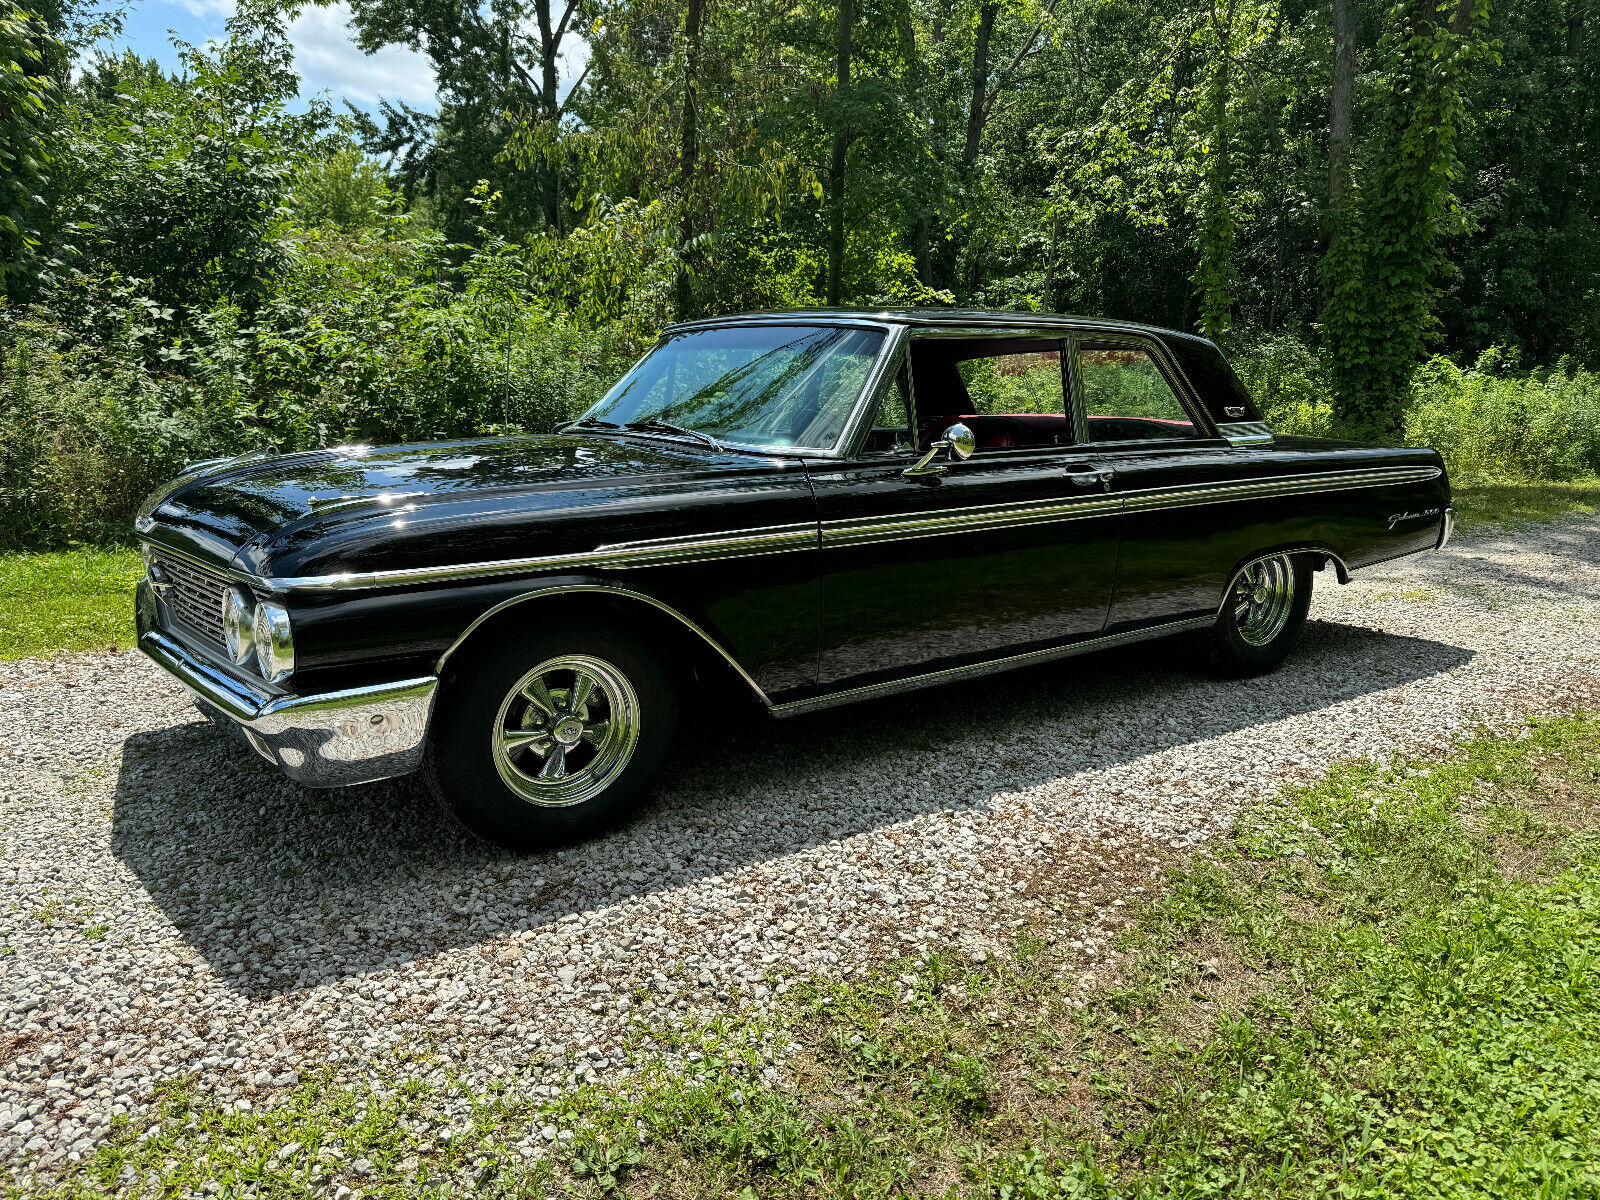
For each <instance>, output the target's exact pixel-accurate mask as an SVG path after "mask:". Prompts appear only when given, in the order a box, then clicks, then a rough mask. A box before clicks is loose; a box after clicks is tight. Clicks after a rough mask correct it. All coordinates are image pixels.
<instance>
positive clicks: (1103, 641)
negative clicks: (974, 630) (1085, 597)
mask: <svg viewBox="0 0 1600 1200" xmlns="http://www.w3.org/2000/svg"><path fill="white" fill-rule="evenodd" d="M1215 623H1216V618H1215V617H1209V616H1208V617H1190V618H1188V619H1186V620H1183V621H1169V622H1167V623H1166V624H1164V625H1151V626H1147V627H1145V628H1143V629H1131V630H1128V631H1127V632H1125V633H1113V634H1107V635H1106V636H1104V637H1097V638H1090V639H1089V640H1088V641H1083V642H1072V643H1071V644H1069V645H1066V646H1052V647H1050V648H1048V649H1045V650H1030V651H1028V652H1027V653H1025V654H1012V655H1008V656H1007V657H1005V658H990V659H985V660H984V661H983V662H976V663H969V664H968V665H967V666H964V667H950V668H947V669H946V670H943V671H929V672H928V673H927V674H924V675H911V676H907V677H906V678H904V679H891V680H889V681H888V682H886V683H874V684H869V685H868V686H866V687H858V688H849V689H847V690H845V691H842V692H829V693H827V694H826V695H822V696H812V697H810V698H808V699H805V700H791V701H790V702H789V703H787V704H776V705H773V706H772V715H773V716H775V717H794V716H799V715H800V714H801V713H808V712H815V711H817V710H818V709H823V708H833V707H834V706H835V705H840V704H851V703H854V702H855V701H857V700H869V699H872V698H874V697H877V696H892V695H895V694H896V693H899V692H910V691H915V690H917V689H919V688H925V687H935V686H937V685H939V684H942V683H954V682H955V681H956V680H960V679H976V678H979V677H980V676H984V675H994V674H998V673H999V672H1001V671H1010V670H1012V669H1014V668H1016V667H1026V666H1031V665H1032V664H1034V663H1044V662H1050V661H1052V660H1054V659H1059V658H1072V657H1075V656H1076V655H1079V654H1090V653H1093V652H1094V651H1096V650H1106V649H1109V648H1110V647H1112V646H1123V645H1127V644H1129V643H1131V642H1144V641H1150V640H1152V639H1154V638H1159V637H1167V636H1168V635H1170V634H1174V633H1187V632H1189V631H1190V630H1194V629H1207V628H1210V626H1212V625H1213V624H1215Z"/></svg>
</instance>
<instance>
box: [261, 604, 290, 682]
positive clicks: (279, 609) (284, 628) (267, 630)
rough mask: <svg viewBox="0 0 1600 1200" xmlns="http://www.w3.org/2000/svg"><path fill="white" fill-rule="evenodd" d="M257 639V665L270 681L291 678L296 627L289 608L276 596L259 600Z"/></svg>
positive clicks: (262, 674)
mask: <svg viewBox="0 0 1600 1200" xmlns="http://www.w3.org/2000/svg"><path fill="white" fill-rule="evenodd" d="M254 641H255V649H256V669H257V670H258V671H259V672H260V674H261V678H263V679H265V680H266V681H267V682H268V683H277V682H278V681H279V680H281V679H287V678H288V677H289V675H290V674H291V673H292V672H293V671H294V631H293V630H292V629H291V628H290V626H289V610H288V609H286V608H284V606H283V605H281V604H278V603H276V602H275V601H272V600H262V601H260V602H258V603H257V604H256V616H255V628H254Z"/></svg>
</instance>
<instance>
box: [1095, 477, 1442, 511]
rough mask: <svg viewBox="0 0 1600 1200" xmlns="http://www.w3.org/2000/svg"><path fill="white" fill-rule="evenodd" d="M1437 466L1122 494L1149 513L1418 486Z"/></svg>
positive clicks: (1130, 507)
mask: <svg viewBox="0 0 1600 1200" xmlns="http://www.w3.org/2000/svg"><path fill="white" fill-rule="evenodd" d="M1441 474H1442V472H1441V471H1440V470H1439V468H1438V467H1376V468H1372V469H1369V470H1365V471H1324V472H1320V473H1318V474H1314V475H1273V476H1270V477H1268V478H1266V479H1247V480H1241V481H1240V482H1238V483H1215V484H1206V485H1204V486H1201V487H1188V486H1183V485H1179V486H1175V487H1159V488H1147V489H1142V490H1140V491H1138V492H1125V493H1123V495H1124V498H1125V499H1126V500H1127V508H1128V510H1129V511H1130V512H1149V511H1152V510H1156V509H1164V508H1188V507H1190V506H1192V505H1196V504H1220V503H1226V502H1229V501H1233V500H1254V499H1259V498H1262V497H1267V496H1299V495H1303V494H1304V493H1306V492H1348V491H1355V490H1357V489H1360V488H1370V487H1384V486H1389V485H1394V484H1402V483H1420V482H1422V481H1423V480H1426V479H1437V478H1438V477H1439V476H1440V475H1441Z"/></svg>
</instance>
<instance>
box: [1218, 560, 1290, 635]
mask: <svg viewBox="0 0 1600 1200" xmlns="http://www.w3.org/2000/svg"><path fill="white" fill-rule="evenodd" d="M1229 603H1230V604H1231V605H1232V606H1233V622H1234V625H1235V627H1237V629H1238V630H1239V636H1240V637H1241V638H1243V639H1244V640H1245V641H1246V642H1248V643H1249V644H1250V645H1252V646H1265V645H1267V644H1268V643H1270V642H1271V641H1272V640H1273V639H1274V638H1275V637H1277V636H1278V635H1279V634H1280V633H1282V632H1283V627H1284V626H1285V625H1287V624H1288V623H1289V615H1290V614H1291V613H1292V612H1293V611H1294V561H1293V560H1292V559H1291V558H1290V557H1289V556H1288V555H1287V554H1274V555H1271V556H1270V557H1267V558H1258V559H1257V560H1256V561H1255V562H1253V563H1251V564H1250V565H1249V566H1247V567H1245V569H1244V570H1243V571H1241V572H1240V573H1239V579H1238V581H1237V582H1236V583H1235V584H1234V585H1233V595H1232V597H1230V599H1229Z"/></svg>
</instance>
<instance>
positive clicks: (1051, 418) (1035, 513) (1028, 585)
mask: <svg viewBox="0 0 1600 1200" xmlns="http://www.w3.org/2000/svg"><path fill="white" fill-rule="evenodd" d="M1063 348H1064V343H1063V342H1062V341H1061V339H1060V337H1059V336H1057V335H1054V334H1046V335H1043V336H1041V335H1040V334H1037V333H1035V334H1032V335H1031V336H1026V337H1022V336H1018V337H998V336H983V337H974V338H967V339H957V338H948V337H937V338H934V337H930V338H926V339H924V338H917V337H913V338H912V339H911V341H910V343H909V347H908V350H907V351H906V358H905V359H904V361H903V362H902V363H901V365H900V367H899V369H898V370H897V371H896V372H895V373H894V374H893V375H892V376H891V377H890V383H889V385H888V387H887V388H886V390H885V394H884V396H883V397H882V400H881V403H882V408H881V409H880V413H879V417H878V419H877V420H876V421H875V422H874V427H873V429H872V430H871V433H870V435H869V437H868V442H867V445H866V446H864V447H863V448H862V450H861V451H860V452H859V453H857V454H855V455H853V456H852V457H850V458H848V459H845V460H843V461H835V462H813V463H812V464H811V465H810V470H811V478H812V486H813V488H814V489H815V492H816V498H817V508H818V514H819V517H820V520H821V544H822V609H821V626H822V628H821V643H822V645H821V661H820V667H819V684H820V685H821V686H822V687H825V688H830V689H837V688H839V687H841V686H845V687H848V686H870V685H871V684H872V683H874V682H876V681H879V680H892V679H894V678H896V677H900V676H907V675H916V674H921V673H925V672H929V671H934V670H940V669H945V668H948V667H958V666H961V665H965V664H967V663H970V662H974V661H977V660H981V659H993V658H1001V657H1006V656H1010V655H1014V654H1019V653H1026V652H1029V651H1031V650H1034V649H1037V648H1044V647H1048V646H1051V645H1053V644H1057V643H1060V642H1063V641H1067V640H1071V639H1074V638H1082V637H1084V636H1092V635H1094V634H1096V633H1098V632H1099V631H1100V630H1101V628H1102V627H1103V626H1104V624H1105V620H1106V611H1107V607H1108V605H1109V603H1110V599H1111V589H1112V582H1113V578H1114V575H1115V571H1116V558H1117V518H1116V509H1117V507H1118V504H1117V501H1116V500H1115V499H1114V498H1112V497H1110V496H1108V495H1107V494H1105V493H1104V492H1103V491H1100V490H1099V488H1098V487H1097V486H1096V487H1086V486H1085V484H1084V482H1083V481H1081V480H1080V481H1078V482H1074V481H1072V480H1071V479H1069V478H1068V475H1067V471H1066V467H1067V465H1068V463H1069V453H1070V450H1071V446H1072V443H1073V440H1074V427H1073V423H1072V420H1071V418H1070V416H1069V415H1068V412H1067V408H1066V400H1065V386H1064V385H1065V380H1064V376H1063V372H1062V360H1063V354H1062V351H1063ZM958 420H959V421H961V422H962V423H963V424H967V425H968V426H969V427H971V428H972V429H973V430H974V433H975V435H976V440H977V448H976V450H975V452H974V453H973V454H972V456H971V457H970V458H968V459H967V460H965V461H960V460H958V459H954V458H951V457H950V456H948V455H945V454H939V455H938V456H936V458H935V460H934V461H932V462H930V463H928V464H927V467H926V469H924V470H923V471H921V472H919V471H918V470H916V466H917V464H918V463H919V462H920V460H921V459H922V458H923V457H924V455H925V454H926V452H927V450H928V448H929V446H930V445H931V444H932V443H933V442H934V441H936V440H938V439H939V438H940V436H941V435H942V432H943V430H944V429H945V428H946V427H947V426H948V425H950V424H953V423H955V422H956V421H958Z"/></svg>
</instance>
